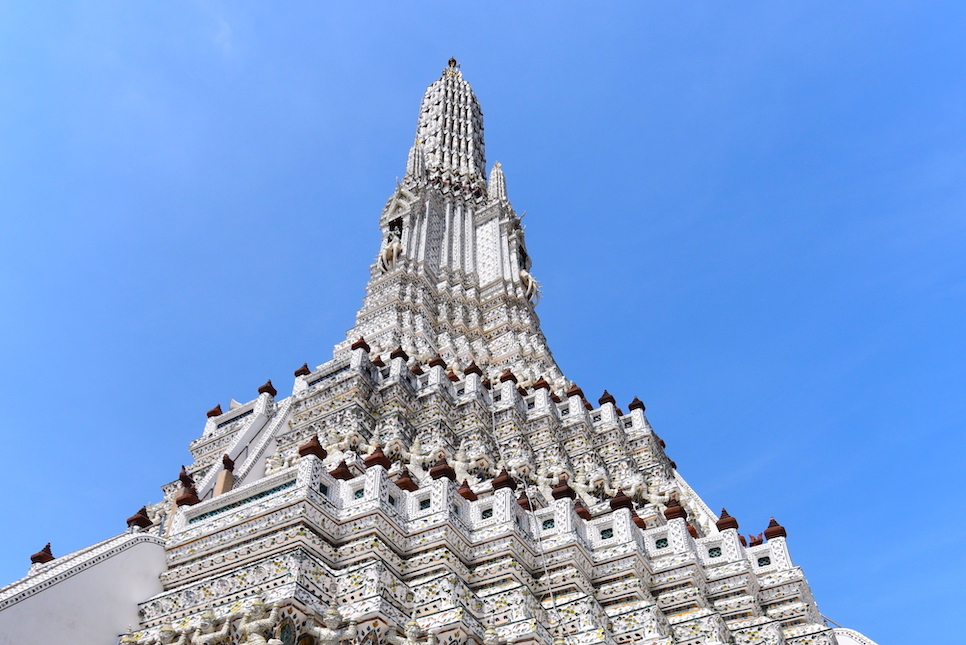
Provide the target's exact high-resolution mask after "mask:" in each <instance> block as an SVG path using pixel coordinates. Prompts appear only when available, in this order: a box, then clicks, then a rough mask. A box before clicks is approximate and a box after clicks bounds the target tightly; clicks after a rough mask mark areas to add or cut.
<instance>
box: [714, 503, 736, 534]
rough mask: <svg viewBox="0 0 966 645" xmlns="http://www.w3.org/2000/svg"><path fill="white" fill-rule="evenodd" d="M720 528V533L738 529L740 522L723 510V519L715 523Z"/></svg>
mask: <svg viewBox="0 0 966 645" xmlns="http://www.w3.org/2000/svg"><path fill="white" fill-rule="evenodd" d="M714 525H715V526H716V527H718V530H719V531H724V530H726V529H735V530H737V529H738V520H736V519H735V518H733V517H731V516H730V515H728V511H726V510H725V509H723V508H722V509H721V518H720V519H719V520H718V521H717V522H715V523H714Z"/></svg>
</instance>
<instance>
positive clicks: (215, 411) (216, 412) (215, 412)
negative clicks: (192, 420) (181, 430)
mask: <svg viewBox="0 0 966 645" xmlns="http://www.w3.org/2000/svg"><path fill="white" fill-rule="evenodd" d="M205 414H206V416H207V417H208V418H209V419H210V418H212V417H220V416H221V415H223V414H224V412H222V411H221V403H219V404H218V405H216V406H215V407H213V408H211V409H210V410H208V412H206V413H205Z"/></svg>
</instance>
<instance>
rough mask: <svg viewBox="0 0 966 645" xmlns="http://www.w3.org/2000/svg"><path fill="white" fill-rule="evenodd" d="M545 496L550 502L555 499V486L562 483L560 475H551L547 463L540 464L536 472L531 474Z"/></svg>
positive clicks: (531, 477)
mask: <svg viewBox="0 0 966 645" xmlns="http://www.w3.org/2000/svg"><path fill="white" fill-rule="evenodd" d="M530 479H531V480H533V483H534V484H536V486H537V489H538V490H539V491H540V494H541V495H543V498H544V499H545V500H546V501H547V502H548V503H549V502H552V501H553V495H552V492H553V487H554V486H556V485H557V484H559V483H560V476H559V475H551V474H550V471H549V469H548V468H547V466H546V465H545V464H540V467H539V468H538V469H537V472H536V474H533V475H530Z"/></svg>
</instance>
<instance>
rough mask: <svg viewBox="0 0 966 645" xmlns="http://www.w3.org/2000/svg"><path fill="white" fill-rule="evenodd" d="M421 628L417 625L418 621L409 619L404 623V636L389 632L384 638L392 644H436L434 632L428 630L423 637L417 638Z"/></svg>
mask: <svg viewBox="0 0 966 645" xmlns="http://www.w3.org/2000/svg"><path fill="white" fill-rule="evenodd" d="M422 631H423V630H422V629H420V627H419V623H417V622H416V621H415V620H410V621H409V622H408V623H406V630H405V632H404V634H405V635H404V636H399V635H398V634H393V633H392V632H389V633H388V634H387V635H386V640H387V641H388V642H390V643H392V645H436V634H435V633H433V632H430V633H429V634H428V635H427V636H426V638H425V639H421V638H419V635H420V634H421V633H422Z"/></svg>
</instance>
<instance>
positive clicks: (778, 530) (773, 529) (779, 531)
mask: <svg viewBox="0 0 966 645" xmlns="http://www.w3.org/2000/svg"><path fill="white" fill-rule="evenodd" d="M778 537H788V533H786V532H785V527H784V526H782V525H781V524H779V523H778V522H776V521H775V518H774V517H773V518H771V521H770V522H768V528H766V529H765V539H766V540H774V539H775V538H778Z"/></svg>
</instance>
